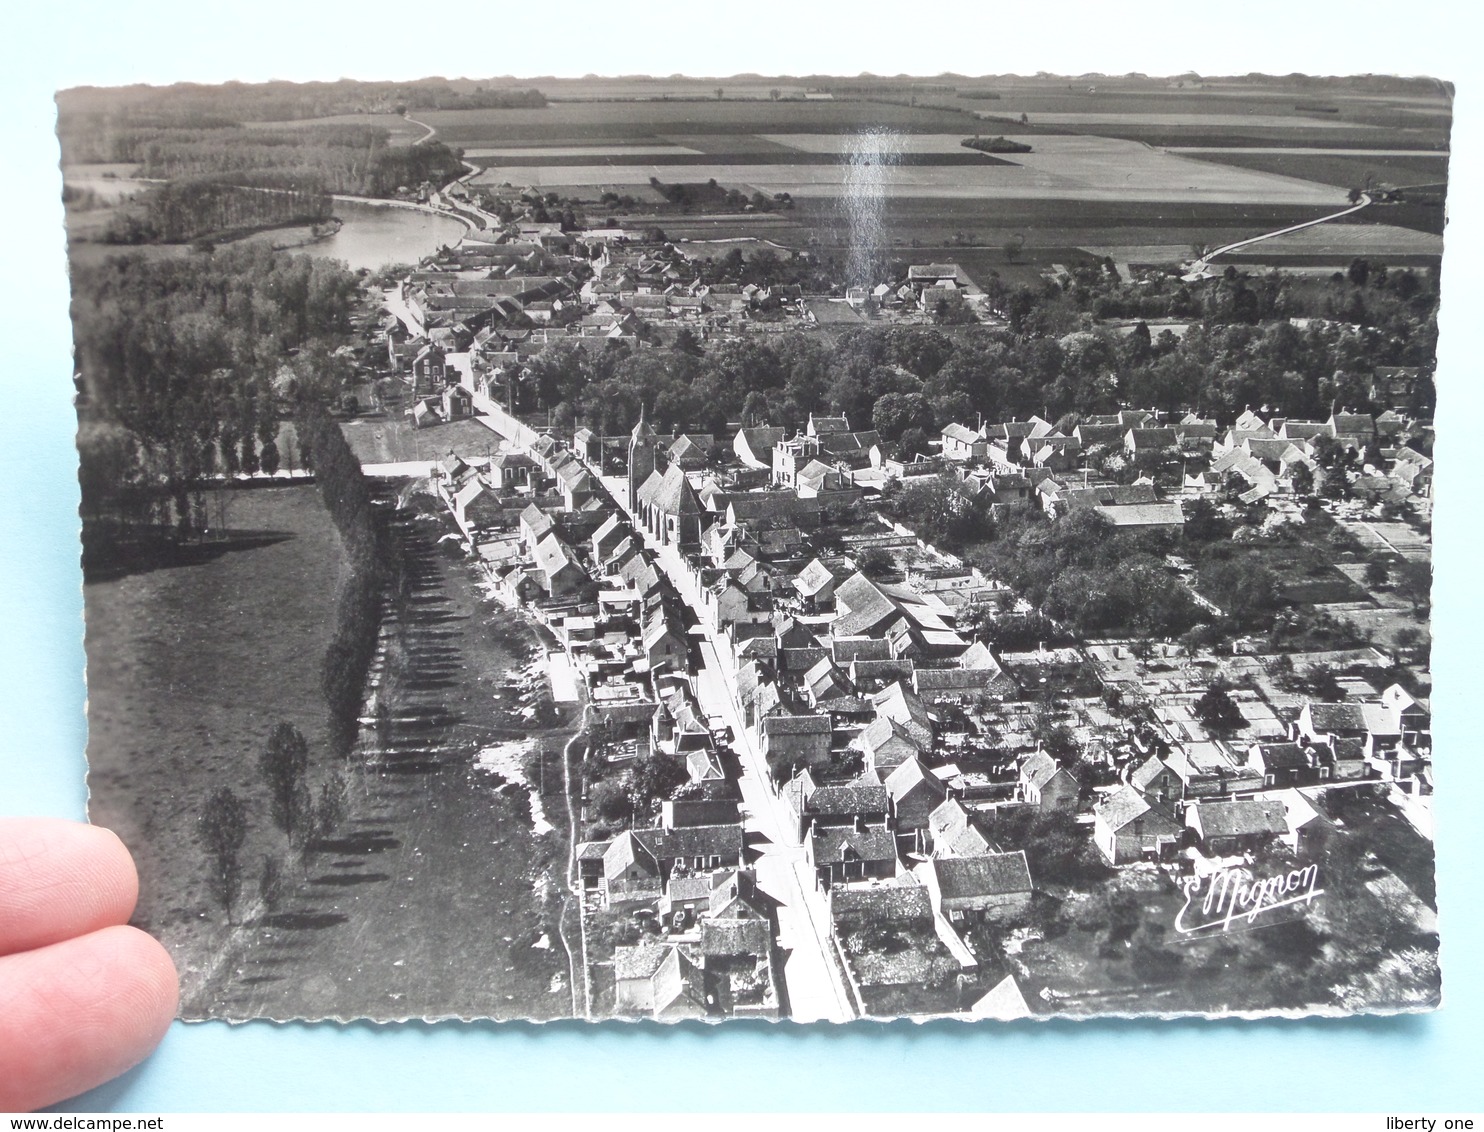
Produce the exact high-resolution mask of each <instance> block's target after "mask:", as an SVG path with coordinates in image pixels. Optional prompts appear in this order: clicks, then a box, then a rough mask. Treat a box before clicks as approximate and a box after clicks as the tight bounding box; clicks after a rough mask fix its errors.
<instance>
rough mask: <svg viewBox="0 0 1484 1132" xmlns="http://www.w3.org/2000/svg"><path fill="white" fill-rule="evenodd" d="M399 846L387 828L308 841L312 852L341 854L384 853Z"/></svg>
mask: <svg viewBox="0 0 1484 1132" xmlns="http://www.w3.org/2000/svg"><path fill="white" fill-rule="evenodd" d="M401 847H402V843H401V842H400V841H398V840H397V839H396V838H395V837H393V836H392V831H391V830H389V829H368V830H363V831H361V832H359V833H350V834H347V835H345V836H344V837H322V838H318V839H316V840H314V841H311V842H310V843H309V849H310V850H311V851H312V852H315V853H338V854H340V855H342V856H348V855H350V854H352V853H361V854H366V853H385V852H386V851H387V850H388V849H400V848H401ZM356 863H357V864H359V862H356Z"/></svg>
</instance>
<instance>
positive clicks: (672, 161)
mask: <svg viewBox="0 0 1484 1132" xmlns="http://www.w3.org/2000/svg"><path fill="white" fill-rule="evenodd" d="M862 136H863V135H859V134H848V135H844V134H842V135H840V137H842V138H850V139H856V138H860V137H862ZM891 136H892V137H893V138H899V137H908V136H910V135H906V134H892V135H891ZM591 148H603V147H591ZM608 148H612V149H623V150H624V151H625V152H623V153H618V154H614V155H612V156H611V157H608V158H606V159H600V160H594V158H593V157H592V156H591V155H589V154H584V153H572V152H569V151H564V150H562V149H538V150H532V151H529V152H527V153H525V154H522V155H519V156H512V157H498V158H493V157H487V156H483V155H484V154H488V153H489V152H490V151H489V150H476V151H473V152H472V153H465V154H464V156H465V157H467V158H468V159H469V160H470V161H471V162H472V163H474V164H476V165H478V164H482V163H488V165H487V167H495V166H498V167H500V168H520V167H525V166H540V167H563V166H570V167H577V168H588V167H592V166H598V167H602V166H604V165H611V166H616V167H618V168H620V169H623V168H628V169H632V168H633V167H634V166H635V165H637V164H640V163H642V164H644V165H646V166H655V167H659V166H666V165H668V166H706V165H711V164H717V165H755V166H760V167H770V166H774V165H777V164H779V163H782V164H784V165H823V166H832V167H836V168H838V167H839V166H842V165H846V166H849V165H865V164H872V163H875V162H878V161H879V162H880V163H881V164H885V165H894V166H902V165H928V166H935V167H938V166H988V165H1014V164H1015V162H1014V161H1012V160H1010V159H1009V158H1005V157H999V156H995V155H991V154H987V153H978V152H975V151H974V150H971V149H963V148H960V149H959V150H958V151H957V152H948V153H917V152H912V151H910V150H907V151H901V152H873V151H870V150H847V151H845V152H815V153H807V152H802V151H799V150H793V151H788V152H787V153H785V154H783V155H780V154H778V153H775V152H772V151H750V150H746V149H744V150H741V151H740V152H736V153H728V152H709V153H705V154H700V153H697V152H696V151H695V150H692V149H682V148H680V147H678V146H677V147H675V148H674V149H660V150H655V149H646V148H645V147H643V146H627V147H620V146H612V147H608ZM1012 156H1013V155H1012ZM670 176H671V177H672V178H673V177H676V176H683V177H685V178H686V179H691V175H690V173H689V171H686V172H679V173H672V174H670Z"/></svg>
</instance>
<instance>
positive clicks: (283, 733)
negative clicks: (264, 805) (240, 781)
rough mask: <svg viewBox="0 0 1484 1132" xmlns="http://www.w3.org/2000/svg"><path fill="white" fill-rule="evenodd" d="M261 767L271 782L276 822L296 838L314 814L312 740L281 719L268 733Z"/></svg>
mask: <svg viewBox="0 0 1484 1132" xmlns="http://www.w3.org/2000/svg"><path fill="white" fill-rule="evenodd" d="M258 771H259V773H261V774H262V776H263V781H264V782H265V783H267V786H268V799H269V805H270V806H271V807H272V813H273V824H274V825H276V826H278V828H279V829H281V830H283V832H284V833H286V834H288V836H289V840H291V841H294V840H297V839H298V838H299V837H300V836H302V835H304V834H305V833H307V832H308V830H307V828H306V827H307V825H308V824H309V819H310V818H311V817H312V815H311V800H310V794H309V783H308V782H307V781H306V776H307V775H308V772H309V744H308V743H307V742H306V741H305V739H304V736H303V735H302V734H301V733H300V731H299V729H298V728H297V727H295V726H294V725H293V724H291V723H280V724H279V725H278V726H277V727H275V728H274V729H273V732H272V734H271V735H269V736H268V746H267V747H266V748H265V749H264V751H263V754H262V756H261V757H260V758H259V759H258Z"/></svg>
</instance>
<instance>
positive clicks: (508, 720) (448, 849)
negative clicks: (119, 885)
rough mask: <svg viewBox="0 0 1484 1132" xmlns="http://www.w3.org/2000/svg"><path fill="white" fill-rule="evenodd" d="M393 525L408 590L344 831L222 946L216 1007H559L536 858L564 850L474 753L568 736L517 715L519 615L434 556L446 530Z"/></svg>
mask: <svg viewBox="0 0 1484 1132" xmlns="http://www.w3.org/2000/svg"><path fill="white" fill-rule="evenodd" d="M400 529H401V532H402V536H403V547H404V550H405V552H406V553H407V555H408V559H409V564H410V566H411V568H412V573H413V578H414V589H413V594H412V600H411V602H410V603H409V606H408V609H407V613H406V616H405V619H403V620H402V621H401V622H400V624H397V623H393V625H391V626H389V630H390V635H389V637H388V639H389V640H390V641H391V642H392V643H391V644H390V645H389V646H388V647H389V652H388V653H387V654H384V655H385V663H384V664H383V665H382V666H381V668H380V672H381V683H380V685H379V688H378V696H379V699H380V701H381V702H382V703H384V704H385V705H386V707H387V718H388V725H387V726H386V727H385V728H382V727H375V728H369V727H368V728H366V729H365V730H363V733H362V738H361V747H360V751H359V752H358V755H357V756H356V757H357V758H358V761H359V766H360V768H361V769H356V770H353V771H352V772H351V783H352V785H351V790H350V798H349V802H348V813H347V817H346V820H345V821H344V822H343V823H342V824H341V826H340V828H339V830H338V831H337V832H336V833H335V834H334V835H333V836H331V837H330V838H328V839H326V840H325V841H324V842H321V843H319V844H318V845H317V850H318V851H317V852H315V853H314V854H313V855H312V857H311V858H310V860H309V861H308V862H307V863H306V867H305V870H304V876H303V879H302V880H300V881H299V883H297V884H295V885H293V886H292V891H291V893H290V894H289V895H288V897H287V898H286V899H284V900H283V901H282V902H281V903H280V905H279V907H278V908H276V909H275V910H273V912H272V913H271V914H267V915H263V916H261V917H259V918H258V919H257V920H256V921H255V922H254V923H253V924H252V925H251V929H250V930H246V931H241V932H239V933H237V935H236V936H235V937H234V940H233V947H232V950H231V952H230V954H229V956H228V960H227V962H226V963H224V964H223V966H222V971H221V975H220V977H219V978H218V979H216V980H214V982H213V984H212V985H211V987H210V988H209V992H208V995H207V999H206V1002H205V1003H202V1004H201V1005H204V1006H208V1007H209V1008H210V1009H211V1010H213V1011H216V1012H221V1011H226V1012H229V1013H230V1014H231V1015H232V1016H234V1017H244V1016H251V1015H266V1016H269V1017H278V1018H282V1017H295V1016H302V1017H310V1018H314V1017H324V1016H339V1017H364V1016H368V1015H369V1016H376V1017H399V1016H401V1017H407V1016H410V1017H424V1016H432V1017H438V1016H448V1015H453V1014H458V1015H461V1016H464V1017H493V1018H525V1019H541V1018H550V1017H554V1016H561V1015H566V1014H569V1013H570V1011H571V995H570V984H569V983H568V981H567V961H566V955H565V953H564V952H563V950H562V948H561V944H560V943H559V942H558V939H557V937H556V934H555V932H554V931H553V930H552V929H553V924H552V918H551V917H552V915H553V913H554V910H555V906H554V905H553V904H549V903H548V901H550V900H555V899H556V893H555V890H554V889H553V887H552V885H551V883H550V877H549V875H548V873H547V863H548V860H549V859H550V858H549V857H548V852H550V853H553V854H555V855H556V859H557V860H558V861H561V860H564V859H565V858H564V854H563V852H562V850H561V847H560V846H559V845H558V844H557V841H559V839H558V838H556V835H554V834H553V835H548V837H547V838H537V837H536V836H535V835H534V832H533V823H532V812H531V805H530V800H529V797H528V795H527V793H526V791H525V789H524V788H523V787H521V786H519V785H518V784H516V783H514V782H513V781H511V780H510V779H509V778H507V777H506V776H505V775H504V774H500V773H495V772H492V771H491V770H489V769H485V768H482V767H481V765H480V752H481V751H482V750H484V749H486V748H490V747H493V746H497V745H500V744H505V743H508V742H509V741H511V740H525V739H527V738H530V739H531V740H533V741H534V742H536V743H543V744H545V745H546V746H550V747H552V748H554V749H555V750H557V751H559V750H560V745H561V743H562V742H564V741H565V739H566V737H567V735H568V734H569V732H568V731H567V730H566V716H565V715H563V714H560V713H558V712H555V711H554V710H553V709H552V708H551V707H549V706H540V705H536V706H532V707H530V709H529V714H528V713H527V708H524V707H523V706H522V704H521V701H520V698H519V697H520V689H519V686H518V684H517V682H516V680H515V679H514V670H516V669H519V668H522V667H524V666H525V665H526V664H527V663H528V662H529V661H530V660H531V658H532V657H533V656H534V655H535V654H536V653H537V652H540V651H544V650H542V649H541V648H540V646H539V644H538V642H537V640H536V637H535V635H534V633H533V632H532V630H531V628H530V626H529V624H528V623H527V622H526V621H525V620H524V619H522V618H520V617H515V616H512V615H510V614H509V613H508V612H507V611H506V610H505V609H503V608H502V607H501V606H499V605H497V604H494V603H492V602H490V601H488V600H487V599H486V598H485V597H484V596H483V594H482V592H481V588H480V585H479V582H478V579H477V575H476V572H475V570H474V568H473V567H472V566H471V565H469V564H468V563H467V562H464V561H461V560H454V559H452V558H448V557H445V556H444V555H443V554H441V553H440V552H439V549H438V539H439V537H440V536H441V535H442V534H443V533H444V532H445V531H446V530H448V529H449V525H448V523H447V521H446V519H441V518H436V519H435V518H434V517H433V516H431V515H427V516H420V517H417V518H408V519H405V520H403V521H402V522H401V524H400ZM559 767H560V762H559V761H553V764H552V770H553V771H557V772H558V773H559V771H558V768H559ZM558 773H554V774H552V775H551V776H550V777H551V778H553V779H555V780H556V781H558V782H559V781H560V778H559V777H558ZM548 785H550V783H549V782H548ZM553 816H554V815H553Z"/></svg>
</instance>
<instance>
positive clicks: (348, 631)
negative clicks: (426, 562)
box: [295, 403, 408, 753]
mask: <svg viewBox="0 0 1484 1132" xmlns="http://www.w3.org/2000/svg"><path fill="white" fill-rule="evenodd" d="M295 424H296V428H297V431H298V433H299V437H300V443H301V444H302V445H303V449H304V455H305V460H306V462H307V463H309V464H310V465H311V466H312V467H313V469H314V476H315V482H316V483H317V484H318V485H319V490H320V496H321V498H323V500H324V503H325V509H326V510H327V511H329V513H330V518H331V519H332V520H333V521H334V523H335V528H336V530H338V531H339V532H340V538H341V541H342V542H343V543H344V546H345V551H346V557H347V559H348V561H349V569H348V570H347V572H346V574H345V576H344V578H343V579H342V580H341V582H340V588H339V591H338V592H337V594H336V598H335V622H334V632H333V635H332V636H331V638H330V644H329V647H328V648H327V649H326V650H325V658H324V662H323V664H322V665H321V669H320V687H321V690H322V691H323V693H324V697H325V703H326V705H327V706H328V707H329V710H330V721H331V737H332V741H333V743H334V745H335V746H336V747H337V748H338V749H339V750H341V751H342V753H343V752H347V751H349V750H350V747H351V744H352V743H353V742H354V740H355V734H356V728H357V721H358V720H359V718H360V709H361V703H362V698H363V696H364V693H365V686H366V673H367V672H368V671H369V669H370V666H371V661H372V658H373V657H374V656H375V655H376V642H377V638H378V636H379V634H380V630H381V623H382V617H383V611H384V608H385V603H386V600H387V599H388V598H391V599H392V600H395V601H400V600H401V599H403V598H404V597H405V596H406V593H407V578H408V575H407V571H406V564H405V562H404V559H403V556H402V552H401V543H400V542H399V541H398V540H397V538H396V535H395V533H394V532H393V531H392V530H391V529H390V527H389V524H388V522H387V516H386V514H385V513H384V512H383V511H380V510H378V509H377V507H376V506H375V504H374V503H373V502H372V497H371V490H370V487H369V486H368V485H367V483H366V478H365V476H364V475H363V474H362V473H361V464H360V461H359V460H358V459H357V458H356V455H355V453H354V452H352V451H351V448H350V444H349V443H348V442H347V441H346V439H345V434H344V433H342V432H341V431H340V426H339V425H338V424H336V423H335V421H334V420H333V419H331V418H330V416H329V415H328V414H327V413H326V412H325V411H324V409H323V408H322V407H321V406H319V405H315V404H312V403H310V404H306V405H305V406H304V407H303V408H302V410H301V412H300V415H299V416H298V418H297V419H296V422H295Z"/></svg>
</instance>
